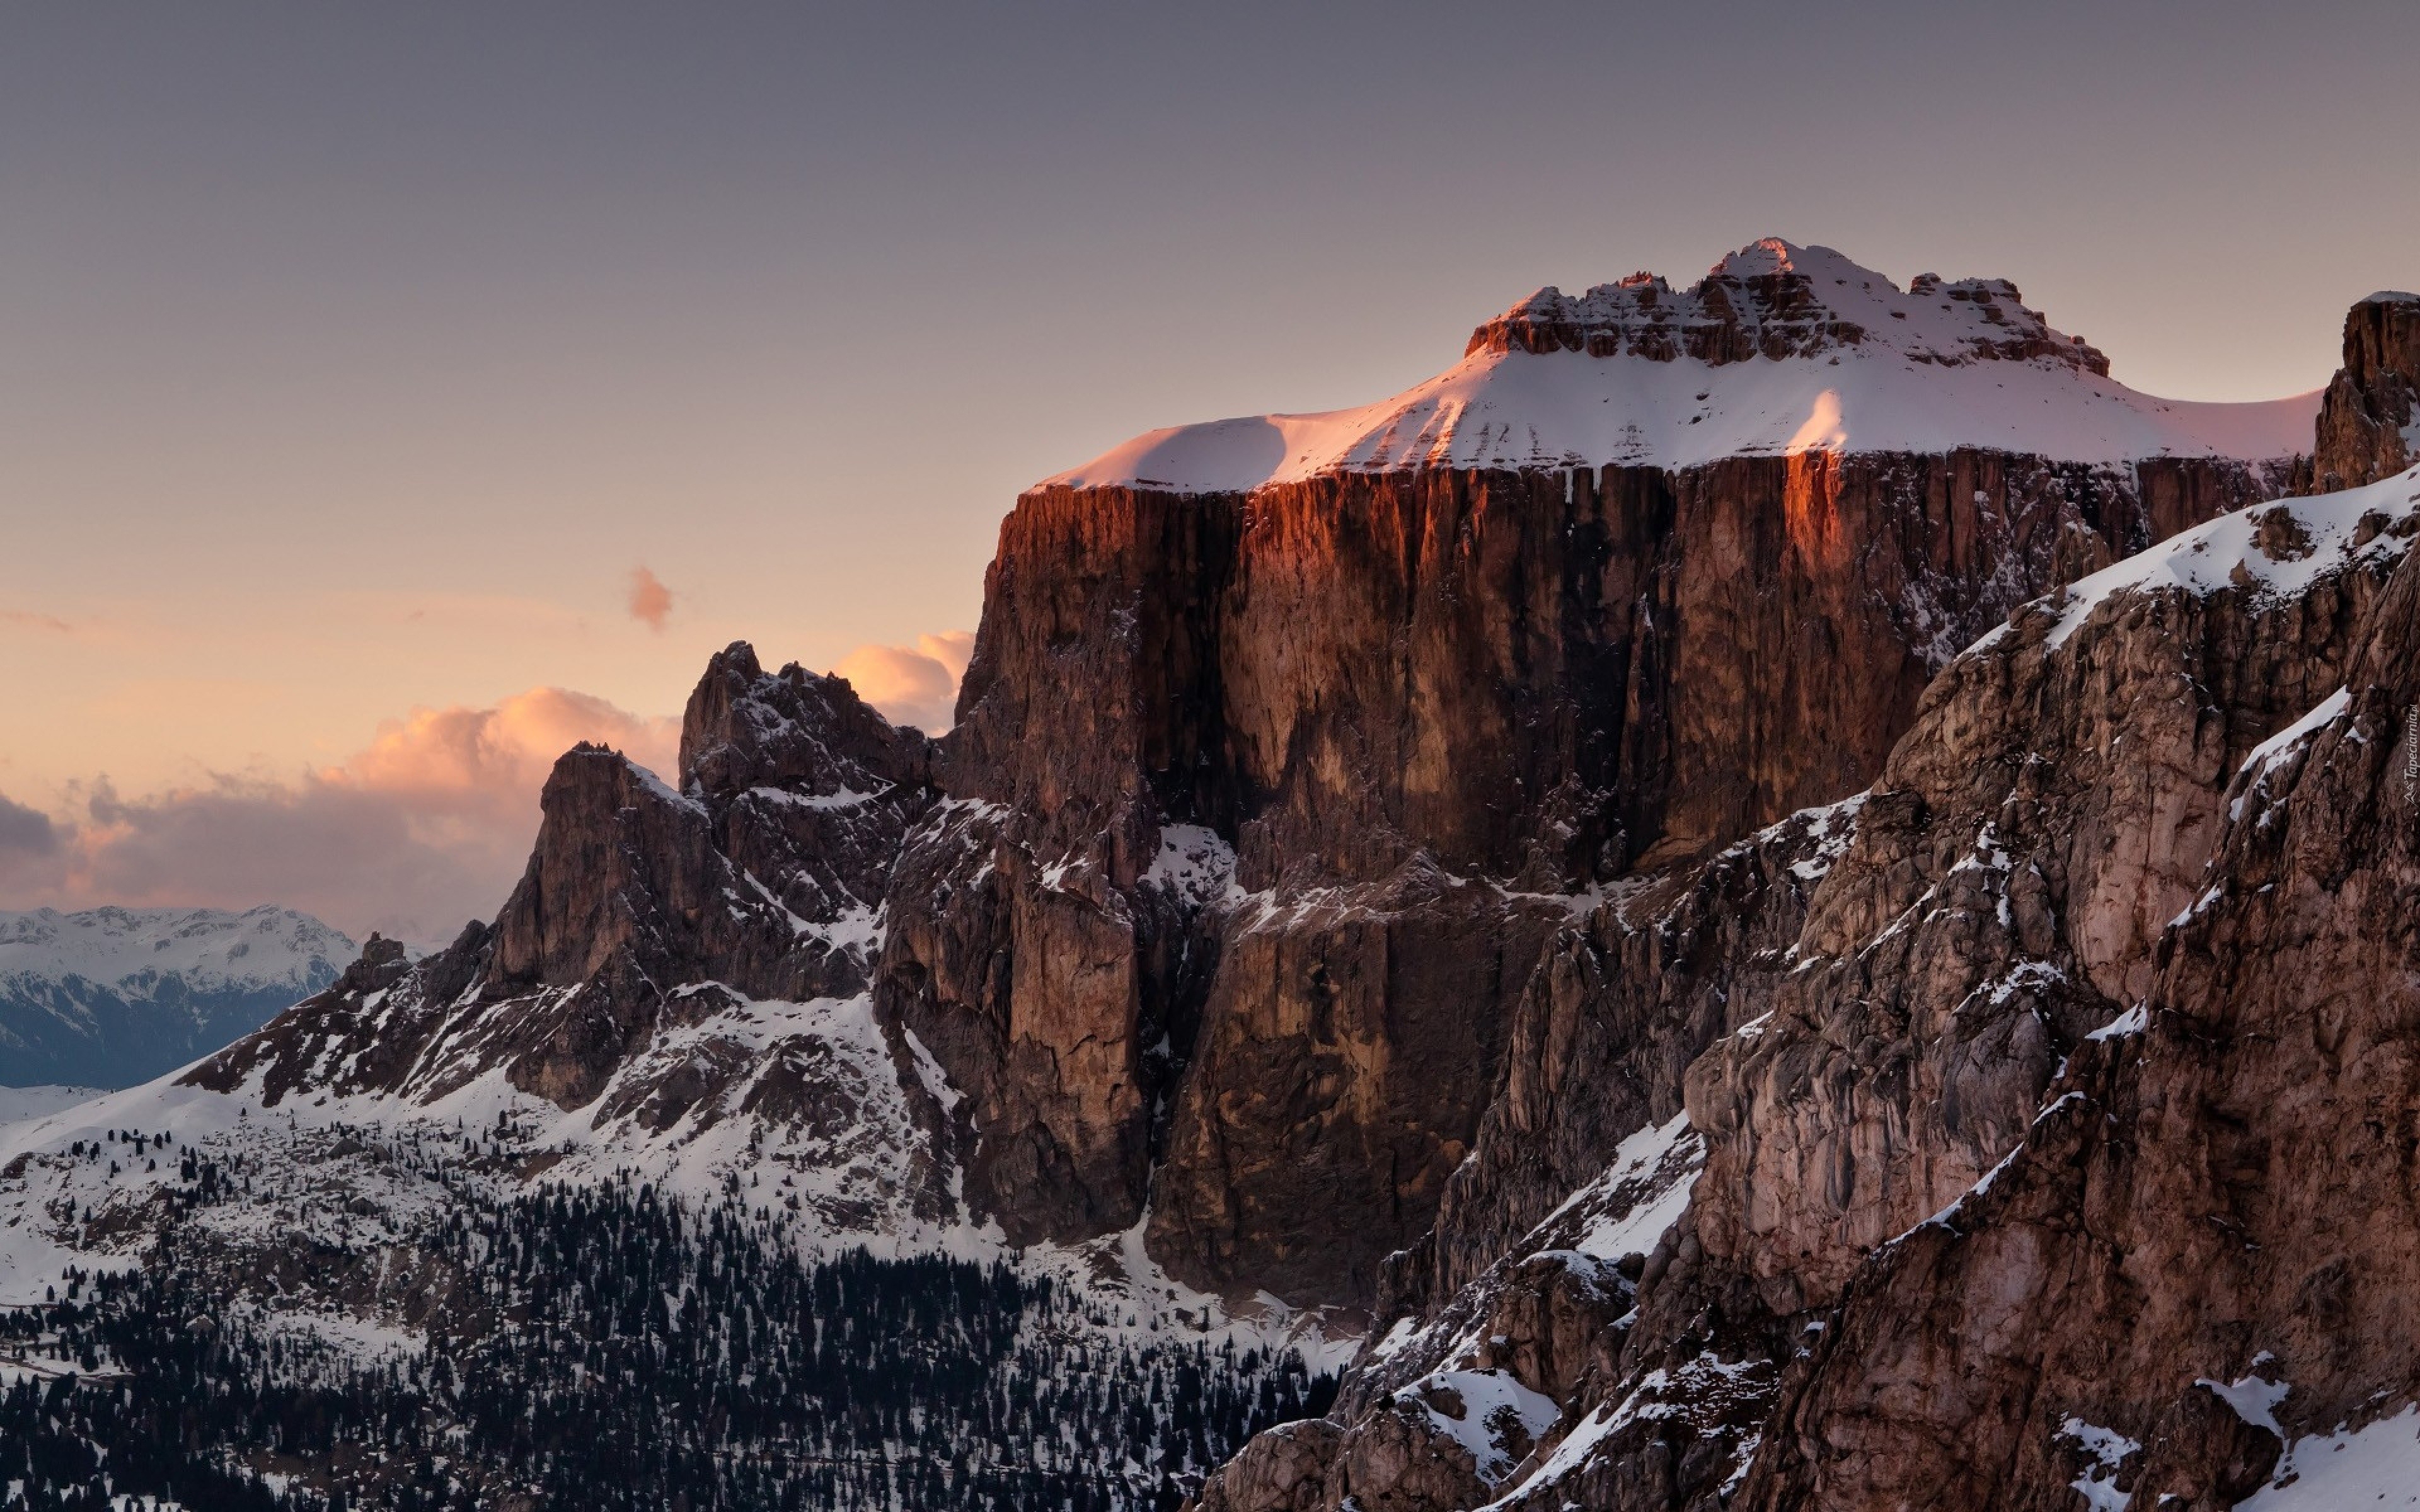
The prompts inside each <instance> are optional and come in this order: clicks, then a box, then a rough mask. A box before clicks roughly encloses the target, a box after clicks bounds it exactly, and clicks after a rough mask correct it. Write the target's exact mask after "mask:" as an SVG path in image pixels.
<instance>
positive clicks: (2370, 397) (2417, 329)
mask: <svg viewBox="0 0 2420 1512" xmlns="http://www.w3.org/2000/svg"><path fill="white" fill-rule="evenodd" d="M2415 461H2420V295H2413V294H2396V293H2381V294H2373V295H2371V296H2370V297H2369V298H2367V299H2366V300H2364V301H2361V302H2360V303H2359V304H2356V305H2354V306H2353V307H2352V310H2351V313H2350V314H2349V315H2347V316H2345V331H2344V366H2343V367H2341V368H2339V369H2337V371H2336V376H2335V378H2334V380H2332V381H2331V382H2330V383H2329V384H2328V392H2327V395H2326V397H2325V398H2324V399H2323V400H2321V402H2320V407H2319V436H2318V441H2317V444H2316V446H2315V447H2314V449H2313V451H2312V456H2311V471H2312V473H2313V475H2314V477H2313V481H2312V483H2311V488H2312V489H2313V490H2314V491H2318V492H2327V491H2330V490H2333V489H2337V488H2358V487H2360V486H2363V485H2364V484H2369V483H2376V482H2377V481H2378V480H2379V479H2381V478H2385V477H2391V476H2392V475H2394V474H2395V473H2397V472H2400V471H2403V470H2404V469H2405V468H2407V467H2410V466H2411V465H2412V463H2413V462H2415Z"/></svg>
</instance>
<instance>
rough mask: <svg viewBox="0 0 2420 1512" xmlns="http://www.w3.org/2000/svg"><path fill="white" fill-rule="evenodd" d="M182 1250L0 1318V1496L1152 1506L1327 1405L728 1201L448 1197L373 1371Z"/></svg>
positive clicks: (476, 1503) (1221, 1363)
mask: <svg viewBox="0 0 2420 1512" xmlns="http://www.w3.org/2000/svg"><path fill="white" fill-rule="evenodd" d="M198 1174H199V1173H196V1175H197V1176H198ZM196 1184H197V1185H198V1184H199V1183H198V1182H197V1183H196ZM212 1186H213V1192H212V1197H213V1198H216V1197H217V1196H218V1195H219V1193H220V1191H222V1190H225V1188H224V1187H222V1186H221V1185H220V1183H215V1182H214V1183H212ZM180 1239H181V1231H180V1230H179V1229H177V1228H172V1229H171V1230H170V1231H169V1235H168V1237H167V1238H166V1239H165V1240H163V1243H162V1245H161V1247H160V1250H159V1251H158V1252H157V1253H156V1254H155V1255H154V1257H152V1258H151V1260H150V1261H149V1262H148V1263H147V1264H146V1265H145V1266H144V1267H142V1268H141V1269H139V1270H137V1271H132V1272H129V1273H122V1274H116V1275H112V1274H108V1273H101V1274H85V1273H81V1272H78V1273H71V1274H70V1275H68V1276H65V1277H63V1278H62V1285H60V1286H59V1287H58V1288H55V1293H56V1294H57V1295H58V1296H60V1297H61V1298H62V1299H63V1300H61V1301H58V1302H56V1303H54V1304H50V1305H46V1306H41V1307H36V1308H27V1309H22V1310H19V1311H16V1312H13V1313H0V1381H10V1383H9V1384H8V1385H6V1387H5V1388H0V1507H5V1508H10V1509H14V1508H18V1507H24V1508H53V1507H59V1508H82V1507H95V1508H98V1507H104V1506H107V1507H113V1508H116V1507H127V1506H137V1507H139V1506H144V1505H146V1504H147V1502H146V1499H156V1501H155V1503H154V1504H159V1505H178V1506H184V1507H192V1508H197V1509H218V1508H227V1509H230V1512H251V1509H254V1508H260V1509H264V1512H266V1509H271V1508H304V1509H310V1512H322V1509H325V1512H353V1509H370V1508H392V1509H396V1512H438V1509H454V1508H471V1507H502V1508H510V1509H514V1512H539V1509H552V1508H562V1509H565V1512H575V1509H577V1512H589V1509H618V1508H633V1509H636V1508H647V1509H659V1508H672V1509H675V1512H707V1509H712V1508H726V1507H727V1508H748V1509H756V1508H768V1509H769V1508H799V1509H814V1512H830V1509H859V1508H865V1509H876V1508H879V1509H903V1512H924V1509H943V1508H948V1509H958V1508H965V1509H970V1512H1024V1509H1037V1512H1038V1509H1051V1512H1125V1509H1141V1508H1152V1509H1169V1508H1173V1507H1175V1506H1176V1505H1177V1504H1179V1503H1181V1502H1182V1501H1183V1500H1184V1498H1185V1496H1186V1495H1187V1493H1188V1492H1190V1491H1191V1490H1192V1489H1195V1488H1196V1487H1198V1486H1199V1484H1200V1481H1201V1477H1202V1474H1203V1473H1205V1472H1207V1471H1208V1470H1209V1469H1211V1468H1213V1467H1215V1466H1216V1465H1218V1463H1219V1462H1220V1461H1222V1460H1223V1459H1224V1458H1226V1457H1227V1456H1228V1455H1229V1454H1231V1453H1232V1452H1233V1450H1234V1449H1235V1448H1237V1447H1238V1446H1240V1445H1241V1444H1242V1443H1243V1442H1244V1440H1245V1439H1247V1438H1248V1437H1249V1436H1250V1435H1251V1434H1253V1433H1256V1432H1258V1431H1260V1430H1261V1429H1263V1428H1265V1427H1271V1426H1273V1425H1275V1424H1278V1423H1280V1422H1286V1421H1289V1420H1292V1419H1295V1418H1300V1417H1306V1416H1313V1415H1317V1414H1318V1413H1320V1412H1325V1411H1326V1408H1327V1406H1328V1404H1329V1402H1330V1401H1331V1400H1332V1398H1333V1396H1334V1393H1335V1382H1334V1381H1333V1379H1332V1378H1330V1377H1326V1376H1324V1375H1323V1376H1316V1377H1315V1376H1313V1375H1311V1373H1310V1372H1309V1370H1307V1368H1306V1367H1305V1366H1304V1365H1303V1363H1302V1361H1301V1359H1300V1357H1299V1356H1298V1355H1296V1354H1295V1353H1294V1352H1293V1351H1291V1350H1252V1349H1245V1350H1240V1351H1239V1350H1236V1349H1235V1348H1234V1346H1233V1344H1231V1343H1228V1342H1225V1341H1221V1342H1219V1343H1218V1344H1216V1345H1213V1344H1212V1343H1210V1342H1209V1341H1208V1340H1207V1339H1206V1338H1203V1337H1202V1336H1200V1335H1187V1334H1186V1333H1184V1332H1182V1331H1174V1332H1168V1331H1161V1332H1155V1331H1152V1330H1149V1329H1143V1328H1138V1327H1134V1326H1132V1325H1133V1323H1134V1321H1135V1319H1133V1318H1132V1317H1130V1316H1128V1315H1126V1314H1125V1312H1124V1311H1123V1309H1122V1307H1121V1306H1120V1305H1119V1304H1118V1301H1117V1299H1116V1298H1115V1297H1114V1296H1113V1295H1100V1294H1093V1293H1086V1292H1081V1291H1078V1290H1076V1289H1074V1288H1068V1287H1066V1286H1064V1285H1063V1284H1060V1283H1058V1282H1056V1281H1054V1280H1053V1278H1051V1277H1049V1276H1047V1275H1032V1274H1027V1273H1020V1272H1019V1271H1017V1270H1015V1269H1013V1268H1011V1267H1009V1266H1007V1265H1005V1264H1001V1263H999V1262H997V1261H994V1262H992V1263H989V1264H976V1263H972V1262H970V1261H966V1260H956V1259H950V1258H945V1257H936V1256H925V1257H911V1258H883V1257H876V1256H873V1255H870V1254H868V1253H866V1252H865V1251H862V1250H856V1251H849V1252H845V1253H842V1254H838V1255H834V1256H827V1257H819V1258H818V1257H810V1256H804V1255H802V1254H801V1253H800V1250H799V1246H798V1245H796V1244H795V1243H791V1242H787V1241H786V1240H785V1239H784V1238H783V1229H782V1226H781V1223H780V1221H779V1220H778V1219H776V1218H774V1217H773V1215H772V1214H770V1213H769V1212H768V1211H767V1210H765V1209H758V1210H756V1211H755V1212H753V1213H752V1212H751V1211H750V1210H749V1209H748V1207H747V1205H746V1201H745V1199H744V1197H743V1196H741V1195H740V1193H739V1192H738V1190H737V1186H736V1184H735V1185H734V1187H733V1188H732V1189H730V1190H729V1191H727V1192H726V1193H724V1194H723V1196H722V1197H721V1200H720V1202H719V1203H718V1204H716V1205H714V1206H711V1207H709V1208H707V1209H706V1210H705V1211H702V1212H696V1211H688V1210H687V1209H686V1208H685V1206H684V1204H682V1203H681V1202H680V1201H678V1200H676V1199H670V1198H665V1197H662V1196H659V1194H658V1193H656V1192H655V1191H654V1189H652V1188H651V1187H648V1186H645V1185H640V1184H636V1183H633V1182H629V1181H624V1182H621V1183H618V1184H613V1185H607V1186H582V1187H577V1188H565V1187H552V1188H548V1189H543V1190H540V1191H537V1192H534V1193H527V1194H524V1195H520V1196H513V1197H510V1198H508V1199H502V1200H496V1199H488V1200H475V1199H472V1198H469V1197H467V1196H466V1197H463V1198H461V1199H460V1200H458V1201H457V1202H456V1203H454V1204H453V1205H452V1206H451V1208H450V1210H449V1211H448V1214H447V1216H446V1217H445V1218H444V1220H443V1221H442V1224H439V1225H436V1226H433V1227H432V1228H431V1230H430V1231H429V1232H427V1233H426V1234H423V1235H419V1236H417V1240H418V1249H419V1254H418V1255H417V1256H416V1258H417V1259H418V1260H420V1261H421V1262H422V1272H423V1274H424V1275H426V1274H430V1273H433V1274H436V1275H439V1276H442V1278H443V1285H442V1287H441V1288H437V1291H438V1295H439V1297H440V1301H439V1303H438V1304H436V1305H435V1306H434V1307H432V1309H431V1311H430V1316H429V1318H428V1319H427V1328H426V1344H425V1346H419V1345H418V1343H417V1341H416V1340H415V1341H414V1347H407V1348H399V1349H391V1350H382V1351H377V1352H375V1353H366V1354H365V1352H364V1351H362V1350H344V1349H339V1348H336V1347H334V1346H332V1345H330V1344H328V1343H327V1342H325V1341H324V1339H323V1338H322V1337H321V1336H320V1335H318V1334H316V1333H312V1332H308V1331H304V1330H301V1329H297V1328H295V1327H293V1326H292V1325H291V1323H290V1322H285V1323H281V1322H280V1320H279V1319H278V1316H277V1315H276V1314H275V1313H274V1312H271V1311H269V1310H267V1309H264V1308H260V1307H256V1306H251V1305H240V1304H239V1305H230V1300H229V1294H230V1291H231V1289H232V1288H231V1287H230V1285H229V1283H228V1281H227V1279H226V1277H225V1275H224V1274H223V1273H221V1272H220V1271H219V1269H218V1268H217V1267H216V1266H214V1265H213V1264H212V1263H211V1262H210V1257H209V1256H208V1255H206V1254H201V1253H193V1254H188V1253H185V1252H184V1249H183V1246H182V1244H181V1243H180ZM318 1258H320V1259H322V1260H324V1261H325V1262H326V1270H327V1273H329V1274H335V1273H339V1272H341V1271H342V1270H343V1268H344V1267H345V1266H346V1265H348V1264H350V1263H352V1262H355V1261H357V1260H358V1259H359V1258H360V1257H358V1256H353V1255H334V1254H331V1255H328V1256H324V1257H318ZM214 1275H216V1276H217V1277H218V1279H216V1280H213V1279H212V1277H213V1276H214ZM19 1351H22V1352H23V1353H24V1354H26V1355H28V1356H31V1357H36V1358H39V1359H45V1360H48V1361H51V1362H54V1364H53V1365H52V1366H51V1367H50V1369H51V1371H52V1372H54V1373H42V1372H28V1371H22V1370H11V1369H9V1368H8V1356H9V1355H10V1354H11V1353H12V1352H19Z"/></svg>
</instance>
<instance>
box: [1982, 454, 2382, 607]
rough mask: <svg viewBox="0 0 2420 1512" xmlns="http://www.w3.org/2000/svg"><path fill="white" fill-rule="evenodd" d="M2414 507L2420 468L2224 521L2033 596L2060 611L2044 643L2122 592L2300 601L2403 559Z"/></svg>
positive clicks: (2253, 508)
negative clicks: (2326, 582)
mask: <svg viewBox="0 0 2420 1512" xmlns="http://www.w3.org/2000/svg"><path fill="white" fill-rule="evenodd" d="M2414 504H2420V468H2414V469H2412V471H2407V472H2401V473H2398V474H2397V475H2396V476H2394V477H2392V478H2385V479H2381V481H2379V482H2377V483H2373V484H2370V485H2369V486H2366V487H2361V488H2348V489H2346V490H2345V491H2343V492H2342V493H2332V494H2319V495H2314V496H2311V497H2308V498H2302V499H2288V500H2283V501H2278V502H2276V503H2268V504H2255V505H2252V506H2251V507H2249V508H2246V509H2239V510H2236V511H2235V512H2234V513H2232V514H2227V515H2221V516H2220V517H2218V518H2216V519H2214V520H2211V521H2210V522H2208V523H2207V524H2204V525H2198V526H2195V528H2194V529H2192V530H2189V531H2186V532H2183V533H2182V534H2180V535H2175V536H2171V537H2170V538H2168V539H2167V540H2166V541H2164V542H2162V543H2161V544H2160V545H2158V546H2155V547H2153V548H2150V549H2149V550H2148V551H2143V552H2138V553H2137V554H2135V555H2133V556H2131V557H2128V558H2127V559H2126V560H2125V561H2123V562H2120V563H2117V564H2115V565H2114V566H2109V567H2105V568H2103V569H2102V570H2101V571H2099V572H2096V573H2094V574H2092V575H2091V576H2090V577H2088V578H2084V579H2079V580H2077V581H2076V582H2075V583H2073V584H2072V585H2071V586H2070V587H2068V588H2067V589H2065V590H2063V591H2062V592H2061V593H2060V594H2052V595H2050V596H2049V597H2048V598H2044V599H2038V600H2036V601H2035V603H2036V604H2037V605H2040V606H2045V607H2049V608H2053V609H2057V610H2058V614H2059V618H2058V623H2057V624H2056V625H2054V626H2052V628H2051V631H2050V634H2049V635H2048V636H2047V637H2046V638H2045V640H2043V646H2044V648H2045V649H2048V650H2055V649H2056V648H2057V647H2058V646H2059V645H2061V644H2063V643H2064V642H2065V641H2066V640H2067V638H2068V637H2070V636H2071V635H2073V634H2074V633H2075V632H2076V631H2077V630H2078V629H2079V628H2081V627H2082V626H2083V625H2084V624H2085V622H2086V621H2087V620H2089V619H2091V618H2092V616H2093V615H2094V614H2095V613H2096V612H2097V611H2099V610H2100V609H2101V608H2102V606H2103V605H2105V604H2107V603H2109V602H2111V601H2112V600H2114V599H2116V598H2117V597H2118V595H2120V594H2139V593H2146V592H2152V591H2156V590H2160V589H2165V588H2180V589H2182V590H2184V591H2185V592H2187V593H2190V594H2195V595H2207V594H2214V593H2217V592H2218V591H2219V590H2221V589H2224V588H2236V589H2240V590H2243V591H2246V592H2251V593H2256V594H2260V595H2261V596H2262V597H2263V598H2264V599H2267V600H2270V601H2273V602H2280V603H2282V602H2285V601H2287V600H2289V599H2292V598H2295V597H2297V596H2299V595H2301V594H2304V593H2306V592H2308V591H2309V589H2310V587H2311V585H2312V584H2314V583H2316V582H2318V581H2319V580H2320V579H2323V578H2328V577H2333V576H2334V575H2335V574H2337V573H2341V572H2344V571H2346V570H2348V569H2350V568H2351V567H2354V566H2357V565H2362V564H2376V563H2383V562H2389V561H2392V560H2394V559H2396V558H2397V557H2400V556H2401V555H2402V554H2403V553H2404V552H2405V551H2406V550H2407V549H2409V548H2410V544H2411V526H2410V524H2409V522H2410V521H2411V520H2412V517H2413V516H2414V513H2415V511H2414V509H2413V506H2414ZM2397 527H2400V532H2399V533H2398V531H2397ZM2021 612H2022V611H2021ZM2007 633H2008V627H2007V626H2006V625H2003V626H2001V627H1999V628H1997V629H1994V630H1993V632H1992V633H1991V634H1990V635H1987V636H1985V637H1984V638H1983V639H1982V640H1978V641H1977V642H1976V646H1975V649H1978V650H1980V649H1982V648H1984V647H1987V646H1989V645H1991V644H1992V643H1993V641H1995V640H1998V639H1999V638H2000V637H2001V636H2003V635H2005V634H2007Z"/></svg>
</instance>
